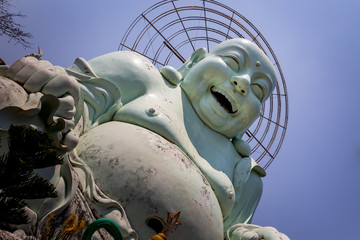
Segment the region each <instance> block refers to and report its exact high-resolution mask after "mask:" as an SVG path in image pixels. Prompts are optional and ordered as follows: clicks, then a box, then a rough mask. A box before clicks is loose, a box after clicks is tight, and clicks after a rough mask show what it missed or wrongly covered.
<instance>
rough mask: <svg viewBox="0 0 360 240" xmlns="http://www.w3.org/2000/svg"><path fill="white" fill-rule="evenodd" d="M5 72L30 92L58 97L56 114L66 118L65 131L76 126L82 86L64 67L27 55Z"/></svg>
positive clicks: (6, 75) (5, 74)
mask: <svg viewBox="0 0 360 240" xmlns="http://www.w3.org/2000/svg"><path fill="white" fill-rule="evenodd" d="M3 74H4V76H5V77H7V78H9V79H12V80H14V81H15V82H17V83H19V84H20V85H22V86H23V88H24V89H25V90H26V91H27V92H29V93H35V92H41V93H43V94H51V95H54V96H55V97H57V98H58V99H59V101H60V106H59V108H58V109H57V111H56V112H55V114H54V116H56V117H59V118H63V119H64V120H65V123H66V126H65V129H64V130H63V132H66V131H68V130H69V129H72V128H73V127H74V115H75V112H76V111H75V110H76V109H75V106H76V105H77V103H78V101H79V96H80V86H79V84H78V82H77V81H76V80H75V79H74V78H73V77H71V76H69V75H68V74H67V73H66V71H65V69H64V68H62V67H59V66H53V65H52V64H51V63H50V62H48V61H44V60H38V59H36V58H34V57H25V58H21V59H19V60H17V61H16V62H15V63H13V64H12V65H11V66H10V67H9V68H8V69H7V70H6V71H5V72H4V73H3Z"/></svg>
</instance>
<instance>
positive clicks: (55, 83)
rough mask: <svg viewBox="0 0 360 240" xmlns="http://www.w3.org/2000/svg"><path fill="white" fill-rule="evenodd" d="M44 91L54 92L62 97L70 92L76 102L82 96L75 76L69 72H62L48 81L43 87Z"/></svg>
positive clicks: (46, 92)
mask: <svg viewBox="0 0 360 240" xmlns="http://www.w3.org/2000/svg"><path fill="white" fill-rule="evenodd" d="M42 92H43V93H44V94H52V95H54V96H55V97H61V96H63V95H64V94H66V93H68V94H70V95H71V96H72V97H73V98H74V100H75V102H77V101H78V100H79V96H80V86H79V84H78V82H77V81H76V80H75V79H74V78H73V77H71V76H69V75H67V74H66V75H65V74H61V75H57V76H56V77H55V78H54V79H52V80H51V81H50V82H49V83H47V84H46V85H45V86H44V88H43V89H42Z"/></svg>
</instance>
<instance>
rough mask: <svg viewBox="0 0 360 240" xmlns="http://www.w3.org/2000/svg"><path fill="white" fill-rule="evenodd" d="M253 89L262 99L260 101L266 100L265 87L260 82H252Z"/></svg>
mask: <svg viewBox="0 0 360 240" xmlns="http://www.w3.org/2000/svg"><path fill="white" fill-rule="evenodd" d="M251 90H252V91H253V93H254V94H255V96H256V97H257V98H258V99H259V100H260V102H263V101H264V98H265V90H264V88H263V87H262V86H261V85H259V84H252V85H251Z"/></svg>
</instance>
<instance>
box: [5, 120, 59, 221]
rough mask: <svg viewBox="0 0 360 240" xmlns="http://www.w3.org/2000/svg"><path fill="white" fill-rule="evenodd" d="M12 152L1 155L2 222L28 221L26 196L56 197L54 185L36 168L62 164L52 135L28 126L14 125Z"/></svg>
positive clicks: (10, 142) (10, 143) (12, 129)
mask: <svg viewBox="0 0 360 240" xmlns="http://www.w3.org/2000/svg"><path fill="white" fill-rule="evenodd" d="M8 133H9V141H8V142H9V152H8V154H6V155H3V156H1V157H0V227H1V226H2V225H3V224H1V223H8V224H9V223H11V224H22V223H27V222H28V218H27V217H26V215H25V212H24V210H23V207H24V206H25V202H24V201H23V199H38V198H48V197H52V198H54V197H57V193H56V190H55V187H54V186H53V185H52V184H51V183H50V182H49V181H47V180H45V179H44V178H42V177H40V176H39V175H37V174H35V173H34V169H37V168H44V167H50V166H54V165H57V164H62V163H63V159H62V158H61V157H60V156H59V153H58V151H57V148H56V147H54V144H53V139H52V138H51V137H50V136H49V135H48V134H46V133H41V132H39V131H37V130H35V129H33V128H31V127H29V126H13V125H12V126H11V127H10V129H9V131H8Z"/></svg>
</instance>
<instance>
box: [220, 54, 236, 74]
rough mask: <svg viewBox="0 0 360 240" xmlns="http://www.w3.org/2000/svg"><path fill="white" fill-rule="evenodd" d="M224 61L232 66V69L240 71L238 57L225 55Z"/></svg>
mask: <svg viewBox="0 0 360 240" xmlns="http://www.w3.org/2000/svg"><path fill="white" fill-rule="evenodd" d="M222 58H223V60H224V62H225V63H226V64H227V65H228V66H229V67H231V69H232V70H234V71H235V72H238V71H239V70H240V62H239V60H238V59H237V58H236V57H233V56H223V57H222Z"/></svg>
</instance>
